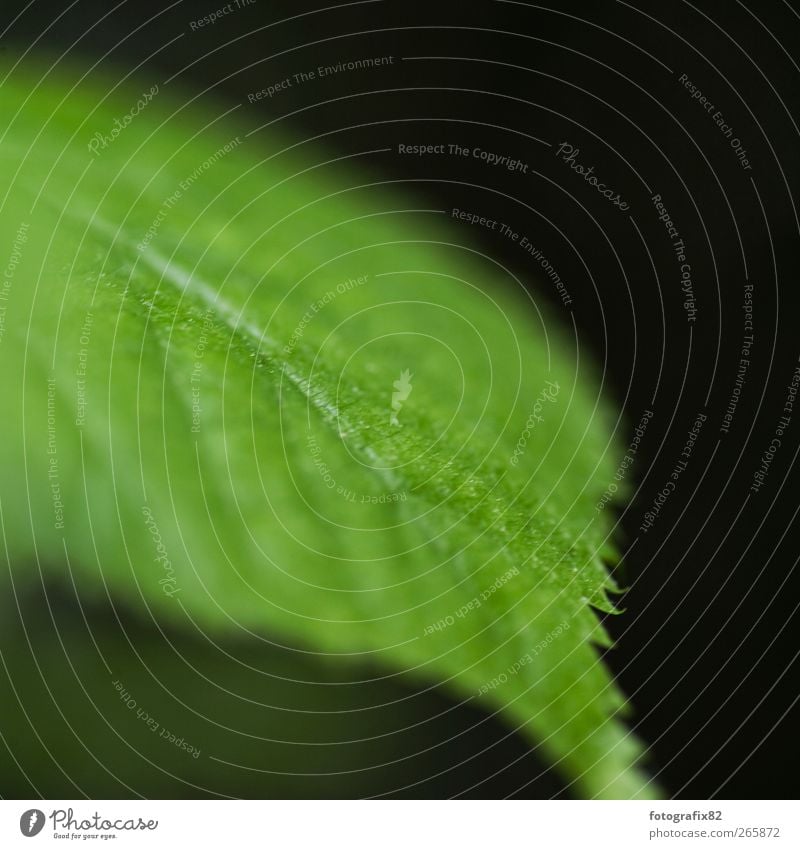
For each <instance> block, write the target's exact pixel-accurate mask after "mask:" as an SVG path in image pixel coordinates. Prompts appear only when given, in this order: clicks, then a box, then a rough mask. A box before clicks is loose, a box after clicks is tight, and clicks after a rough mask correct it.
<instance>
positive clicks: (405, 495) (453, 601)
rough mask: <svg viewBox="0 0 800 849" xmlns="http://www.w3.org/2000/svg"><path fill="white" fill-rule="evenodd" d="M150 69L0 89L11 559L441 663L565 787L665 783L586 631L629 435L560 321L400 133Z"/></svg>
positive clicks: (216, 621)
mask: <svg viewBox="0 0 800 849" xmlns="http://www.w3.org/2000/svg"><path fill="white" fill-rule="evenodd" d="M38 76H42V79H41V81H40V82H39V83H38V85H36V86H35V87H32V86H31V79H33V78H34V77H38ZM148 90H150V86H149V85H145V86H140V87H136V86H130V85H121V86H119V87H115V88H114V90H113V91H107V90H106V89H105V88H104V87H103V86H102V85H100V84H98V83H97V82H90V81H89V79H88V78H83V77H82V76H81V73H79V72H78V71H75V70H73V69H70V68H64V67H62V65H61V64H59V66H58V68H57V69H56V70H52V71H50V72H42V73H37V72H36V66H31V65H26V66H24V67H20V68H17V69H16V70H14V71H13V72H12V73H10V75H9V76H8V78H7V79H6V81H5V82H4V83H3V86H2V93H3V103H4V116H5V120H4V125H5V127H4V131H3V135H2V142H1V143H0V155H1V156H2V159H3V162H2V171H1V172H0V174H1V175H2V176H0V197H1V198H2V199H3V200H2V210H0V223H2V232H3V233H4V234H5V243H4V244H5V254H6V257H8V258H9V259H8V264H7V269H6V273H5V278H4V281H3V286H4V288H3V292H2V295H0V297H2V301H0V304H2V306H3V307H5V310H4V312H3V317H2V322H3V323H2V325H0V328H2V337H1V338H0V354H2V359H3V372H2V390H3V399H4V412H5V428H4V432H5V436H4V438H3V439H2V440H0V466H1V467H2V469H3V475H2V483H0V509H1V510H2V527H3V535H4V543H5V553H6V555H7V558H8V562H9V566H10V568H9V571H8V575H9V577H10V580H12V581H13V582H14V584H15V586H17V585H20V584H21V583H22V582H25V581H40V580H43V579H44V580H48V581H58V580H60V581H63V582H68V583H70V584H74V585H75V587H76V589H77V591H78V593H79V594H80V595H81V596H82V597H83V598H85V599H91V598H102V597H104V596H105V595H106V594H111V596H112V597H116V598H120V599H130V600H131V601H135V602H137V603H141V604H142V605H144V606H146V608H147V610H148V611H149V612H150V613H151V615H153V616H155V617H157V618H158V619H159V620H161V621H163V622H168V623H170V625H171V627H185V628H187V629H196V628H201V629H203V630H205V631H207V632H211V633H216V632H219V633H221V634H224V633H234V634H235V633H239V632H242V631H244V632H247V633H253V634H272V635H278V637H279V639H283V640H286V641H287V642H288V643H290V644H292V645H297V646H303V647H307V648H309V649H311V650H314V651H317V652H321V653H324V654H326V655H331V656H344V657H352V656H359V657H362V658H366V659H368V660H369V661H370V662H373V663H380V664H383V665H385V666H386V667H387V668H389V669H394V670H403V671H404V672H405V673H407V674H409V675H412V676H414V677H415V678H416V679H419V680H423V681H433V682H442V683H444V684H446V685H447V686H448V687H449V688H450V689H451V690H452V691H453V692H454V693H455V694H457V695H458V696H460V697H461V698H463V699H466V700H474V701H475V702H476V703H477V704H479V705H481V706H482V707H483V708H484V709H485V710H487V711H500V712H501V713H502V715H503V716H504V717H505V719H506V721H507V722H508V723H509V724H510V725H511V726H513V727H518V728H520V729H521V730H522V731H523V732H524V733H525V734H526V735H527V736H528V737H529V738H530V739H531V740H532V741H534V742H535V743H536V745H537V746H540V747H541V750H542V751H543V752H544V753H546V755H547V757H548V758H549V759H550V760H551V761H552V762H553V763H554V764H556V765H557V767H558V769H559V770H560V771H561V772H562V773H563V774H565V775H566V776H568V777H569V778H571V779H573V780H574V781H575V783H576V788H577V789H576V792H577V793H580V794H584V795H589V796H607V797H624V798H627V797H635V796H639V797H641V796H648V795H650V794H652V793H653V792H654V790H653V787H652V784H651V783H650V782H649V780H648V778H647V777H646V776H645V775H644V774H643V773H642V772H640V771H639V769H638V768H637V766H636V762H637V759H638V758H639V755H640V747H639V745H638V743H637V742H636V741H635V740H634V739H633V738H632V737H631V735H630V733H629V731H628V730H627V728H626V727H625V725H624V724H623V723H622V722H621V721H620V718H619V716H618V714H619V713H620V711H622V710H623V708H624V700H623V698H622V697H621V695H620V693H619V692H618V690H617V688H616V686H615V685H614V683H613V681H612V679H611V677H610V675H609V673H608V671H607V669H606V668H605V666H604V665H603V663H602V661H601V660H600V659H599V658H598V655H597V652H596V649H595V647H594V646H593V643H597V644H600V645H603V646H606V645H608V640H607V637H606V635H605V633H604V631H603V629H602V626H601V625H600V623H599V622H598V620H597V618H596V616H595V613H594V612H593V611H592V610H591V606H592V605H593V606H595V607H597V608H600V609H602V610H605V611H610V610H611V609H612V608H611V606H610V604H609V601H608V599H607V595H606V593H607V591H608V590H613V589H614V587H613V584H612V582H611V580H610V578H609V576H608V574H607V571H606V568H605V566H604V563H603V558H604V557H605V558H607V559H608V558H612V557H613V547H612V546H611V545H610V543H609V532H610V527H611V523H610V521H609V518H610V517H609V514H608V511H602V512H598V511H597V510H596V509H595V505H596V503H597V502H598V500H599V498H600V497H601V495H602V493H603V491H604V490H605V488H606V486H607V485H608V482H609V481H611V480H612V477H613V473H614V469H615V467H616V462H617V457H618V454H619V452H618V451H617V447H618V446H617V445H616V443H615V442H614V440H613V439H612V438H611V436H610V434H611V431H612V424H613V419H612V418H611V417H610V415H609V412H608V410H607V408H606V406H605V404H604V402H603V401H602V400H601V398H600V393H601V389H602V387H601V384H600V381H599V378H598V376H597V374H596V373H595V371H594V370H593V369H592V368H591V366H590V364H589V363H588V362H587V353H586V351H585V350H584V349H581V348H580V347H579V345H578V340H577V337H576V336H574V335H572V334H571V333H570V331H572V330H574V328H570V327H569V326H568V325H567V327H566V328H565V329H566V331H567V332H566V333H565V332H564V329H562V328H561V327H559V326H557V324H558V323H557V322H556V321H555V320H554V319H553V317H552V316H550V315H549V314H548V313H547V311H546V310H545V309H544V308H543V307H542V306H541V305H540V304H538V303H537V302H536V301H535V300H533V299H532V298H531V297H530V296H527V295H524V294H523V289H522V287H521V285H520V284H519V282H518V281H515V280H514V279H513V277H512V276H511V275H510V274H509V273H508V272H507V271H505V270H504V269H503V268H501V267H499V266H498V265H497V264H496V263H495V262H494V261H492V259H491V258H490V257H487V256H485V255H484V254H482V253H481V252H480V251H478V250H476V249H475V248H474V247H473V246H471V243H470V235H471V234H470V231H469V230H468V229H457V228H456V227H455V226H452V227H448V226H447V224H446V222H445V221H444V218H445V217H446V215H443V214H442V212H441V211H438V210H435V209H430V208H424V204H420V203H419V201H415V200H414V199H413V198H411V197H410V196H408V195H407V194H405V193H404V192H403V191H400V190H398V189H397V187H395V186H393V185H391V184H390V181H387V180H385V179H382V178H381V176H380V173H379V171H378V170H377V168H378V167H379V165H380V162H381V158H385V157H387V156H389V155H391V154H390V153H387V152H366V151H365V152H363V153H358V152H354V153H353V154H351V155H349V156H343V155H342V154H339V155H338V156H337V155H334V154H331V153H326V152H325V151H324V149H322V148H320V147H317V146H316V145H314V144H312V143H310V142H296V141H291V140H288V139H285V138H283V137H282V135H281V134H280V133H278V132H276V131H275V129H274V128H273V127H271V126H268V127H265V128H263V129H260V130H258V131H256V132H253V133H252V134H249V132H250V130H249V129H248V128H247V127H246V126H245V125H243V124H241V123H237V121H236V120H235V118H234V116H225V117H210V116H212V115H214V114H215V113H214V112H212V111H211V110H210V109H208V108H207V109H205V110H204V109H202V108H200V107H199V106H192V105H186V104H185V103H184V102H183V101H182V100H179V99H173V96H172V95H170V94H169V93H168V92H167V91H163V90H159V91H158V92H157V93H156V94H154V95H153V96H152V97H151V99H150V100H149V101H148V102H145V103H144V105H143V106H142V105H141V104H140V105H139V106H138V107H137V106H136V102H137V100H138V99H140V98H142V92H143V91H148ZM131 116H132V117H131ZM115 122H118V123H115ZM115 127H122V129H121V130H119V131H118V132H116V133H115V132H114V128H115ZM97 133H99V134H100V136H97V135H96V134H97ZM100 137H103V139H104V142H105V144H104V145H103V144H101V143H100V142H99V141H97V140H98V139H99V138H100ZM93 139H94V140H95V141H94V142H93ZM6 257H3V259H4V260H5V258H6ZM515 452H516V453H515ZM31 562H35V563H36V564H37V568H36V569H33V570H32V569H31V568H30V563H31Z"/></svg>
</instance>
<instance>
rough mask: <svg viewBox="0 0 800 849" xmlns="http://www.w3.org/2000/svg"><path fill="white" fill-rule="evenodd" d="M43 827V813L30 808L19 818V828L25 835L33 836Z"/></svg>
mask: <svg viewBox="0 0 800 849" xmlns="http://www.w3.org/2000/svg"><path fill="white" fill-rule="evenodd" d="M43 828H44V813H43V812H42V811H40V810H39V809H38V808H31V809H30V810H29V811H25V813H24V814H23V815H22V816H21V817H20V818H19V830H20V831H21V832H22V833H23V834H24V835H25V837H35V836H36V835H37V834H38V833H39V832H40V831H41V830H42V829H43Z"/></svg>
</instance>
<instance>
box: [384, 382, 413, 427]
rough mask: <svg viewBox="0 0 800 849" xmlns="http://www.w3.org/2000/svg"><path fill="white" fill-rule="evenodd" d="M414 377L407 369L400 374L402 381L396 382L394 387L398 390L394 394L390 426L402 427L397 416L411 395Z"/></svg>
mask: <svg viewBox="0 0 800 849" xmlns="http://www.w3.org/2000/svg"><path fill="white" fill-rule="evenodd" d="M412 377H413V375H412V374H411V372H410V371H409V370H408V369H406V370H405V371H401V372H400V379H399V380H395V382H394V383H393V384H392V386H393V387H394V388H395V390H397V391H396V392H392V413H391V415H390V416H389V424H393V425H397V427H401V424H400V422H399V421H398V420H397V414H398V413H399V412H400V410H401V409H402V407H403V401H405V400H406V399H407V398H408V396H409V395H410V394H411V390H412V388H413V387H412V386H411V378H412Z"/></svg>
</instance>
